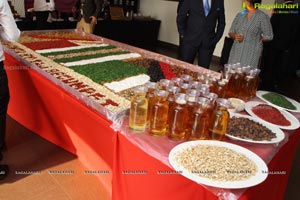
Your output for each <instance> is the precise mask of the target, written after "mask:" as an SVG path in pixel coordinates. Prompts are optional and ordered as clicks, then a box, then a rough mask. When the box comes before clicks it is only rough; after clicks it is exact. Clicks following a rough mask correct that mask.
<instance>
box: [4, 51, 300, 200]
mask: <svg viewBox="0 0 300 200" xmlns="http://www.w3.org/2000/svg"><path fill="white" fill-rule="evenodd" d="M149 54H151V53H150V52H149ZM5 56H6V60H5V66H6V70H7V73H8V78H9V87H10V94H11V100H10V104H9V110H8V114H9V115H10V116H11V117H12V118H14V119H15V120H16V121H18V122H19V123H20V124H22V125H23V126H25V127H26V128H28V129H29V130H31V131H33V132H34V133H36V134H38V135H40V136H41V137H43V138H45V139H47V140H48V141H50V142H52V143H54V144H56V145H58V146H60V147H62V148H64V149H65V150H67V151H69V152H71V153H73V154H75V155H77V156H78V158H79V159H80V161H82V163H83V164H84V165H85V166H86V167H87V168H88V169H90V170H97V171H100V173H98V174H97V176H98V177H99V181H101V183H102V184H103V185H104V186H105V188H106V191H107V193H108V195H110V196H111V197H112V199H114V200H135V199H136V200H138V199H145V200H148V199H149V200H150V199H151V200H153V199H157V200H160V199H161V200H165V199H173V200H187V199H189V200H193V199H195V200H196V199H283V197H284V194H285V189H286V185H287V181H288V177H289V174H290V169H291V164H292V161H293V158H294V154H295V151H296V147H297V145H298V143H299V138H300V130H299V129H298V130H296V131H289V132H285V134H286V136H287V137H286V139H285V140H284V141H283V142H281V143H280V144H276V145H251V144H246V143H239V142H235V143H237V144H239V145H242V146H244V147H246V148H248V149H250V150H252V151H254V152H255V153H257V154H258V155H259V156H261V157H262V158H263V159H264V160H265V162H266V163H268V167H269V172H274V174H271V173H270V174H269V175H268V178H267V179H266V180H265V181H264V182H263V183H261V184H259V185H257V186H254V187H251V188H248V189H239V190H225V189H221V188H212V187H207V186H204V185H199V184H197V183H195V182H193V181H191V180H189V179H187V178H185V177H183V176H182V175H180V174H178V173H173V172H174V171H173V170H172V168H171V166H170V164H169V163H168V160H167V157H168V153H169V151H170V149H171V148H172V147H174V146H175V145H176V144H178V143H179V142H173V141H170V140H168V139H166V138H165V137H162V138H155V137H151V136H149V135H148V134H147V133H142V134H132V133H131V132H130V131H129V130H128V129H127V126H126V120H124V123H123V124H122V123H119V122H117V123H116V122H115V121H113V122H112V121H110V120H108V119H107V118H106V117H104V116H103V115H101V114H99V113H98V112H96V111H94V110H93V109H91V108H90V107H88V106H87V105H86V104H84V103H83V102H82V101H81V99H78V98H76V97H74V96H73V95H71V94H69V93H68V92H67V91H65V90H64V89H63V88H61V87H60V86H58V85H57V84H55V83H53V82H51V81H50V80H49V79H47V78H46V77H44V76H43V75H42V74H40V73H39V72H38V71H36V70H34V69H31V68H29V67H28V65H29V63H28V62H26V61H24V60H22V59H20V58H19V57H18V56H17V55H14V54H13V53H12V52H11V51H6V55H5ZM297 117H298V119H299V115H297ZM231 142H232V141H231ZM101 172H104V173H101ZM276 172H280V173H278V174H276ZM282 172H283V173H282Z"/></svg>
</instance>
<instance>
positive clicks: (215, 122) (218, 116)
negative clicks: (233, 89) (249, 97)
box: [209, 98, 230, 140]
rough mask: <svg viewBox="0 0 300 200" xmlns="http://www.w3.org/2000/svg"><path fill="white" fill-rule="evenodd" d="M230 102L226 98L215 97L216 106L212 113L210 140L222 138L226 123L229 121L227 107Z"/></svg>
mask: <svg viewBox="0 0 300 200" xmlns="http://www.w3.org/2000/svg"><path fill="white" fill-rule="evenodd" d="M229 106H230V102H229V101H228V100H227V99H221V98H220V99H217V107H216V108H215V110H214V111H213V113H212V116H211V120H210V126H209V137H210V139H212V140H224V138H225V134H226V131H227V125H228V122H229V117H230V116H229V112H228V110H227V109H228V107H229Z"/></svg>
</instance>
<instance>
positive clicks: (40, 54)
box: [4, 30, 219, 120]
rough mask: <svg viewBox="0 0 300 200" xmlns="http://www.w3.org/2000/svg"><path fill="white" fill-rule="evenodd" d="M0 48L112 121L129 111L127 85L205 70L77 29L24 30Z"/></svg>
mask: <svg viewBox="0 0 300 200" xmlns="http://www.w3.org/2000/svg"><path fill="white" fill-rule="evenodd" d="M4 46H5V50H6V51H7V52H8V53H9V54H11V55H13V56H14V57H15V58H17V59H18V60H20V61H22V62H24V63H25V64H26V65H28V66H29V67H30V69H33V70H36V71H38V72H39V73H40V74H42V75H44V76H45V77H46V78H48V79H49V80H50V81H52V82H54V83H55V84H57V85H59V86H60V87H62V88H63V89H65V90H66V91H68V92H70V93H71V94H72V95H74V96H75V97H76V98H78V99H79V100H81V101H83V102H84V103H85V104H86V105H87V106H89V107H91V108H92V109H94V110H96V111H97V112H99V113H100V114H102V115H104V116H105V117H106V118H108V119H110V120H113V119H114V118H115V117H116V116H117V115H119V114H120V113H124V111H126V110H128V109H129V107H130V99H131V97H132V95H133V92H132V88H134V87H136V86H139V85H143V84H145V83H146V82H148V81H154V82H156V81H159V80H160V79H163V78H165V79H171V78H173V77H176V76H179V75H181V74H190V75H192V76H194V77H197V76H198V74H199V73H203V72H209V73H211V74H212V75H214V76H218V75H219V74H218V73H216V72H213V71H208V70H206V69H204V68H200V67H196V66H194V65H190V64H187V63H184V62H181V61H178V60H176V59H172V58H168V57H165V56H162V55H159V54H156V53H152V52H149V51H145V50H142V49H139V48H136V47H132V46H129V45H125V44H122V43H118V42H116V41H112V40H108V39H105V38H102V37H98V36H95V35H91V34H86V33H84V32H79V31H76V30H60V31H27V32H23V33H22V35H21V38H20V39H19V41H18V42H5V43H4Z"/></svg>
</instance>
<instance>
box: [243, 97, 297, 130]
mask: <svg viewBox="0 0 300 200" xmlns="http://www.w3.org/2000/svg"><path fill="white" fill-rule="evenodd" d="M261 104H263V105H268V106H271V107H273V108H275V109H277V108H276V107H274V106H272V105H269V104H265V103H261V102H258V101H249V102H247V103H246V105H245V110H246V111H247V112H248V113H249V114H250V115H251V116H252V117H257V118H258V119H261V120H262V121H264V122H265V123H267V124H269V125H273V126H277V127H278V128H281V129H285V130H295V129H297V128H299V127H300V122H299V121H298V119H297V118H296V117H294V115H292V114H291V113H289V112H287V111H285V110H279V109H277V110H278V111H279V112H280V113H281V114H282V115H283V116H284V117H285V119H286V120H288V121H289V122H290V123H291V124H290V125H289V126H280V125H277V124H273V123H271V122H268V121H266V120H264V119H262V118H260V117H259V116H257V115H256V114H255V113H254V112H253V111H252V108H253V107H255V106H257V105H261Z"/></svg>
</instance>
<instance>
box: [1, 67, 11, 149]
mask: <svg viewBox="0 0 300 200" xmlns="http://www.w3.org/2000/svg"><path fill="white" fill-rule="evenodd" d="M8 102H9V89H8V81H7V75H6V71H5V69H4V66H3V62H0V151H1V150H2V148H3V147H4V145H5V131H6V113H7V107H8Z"/></svg>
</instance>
